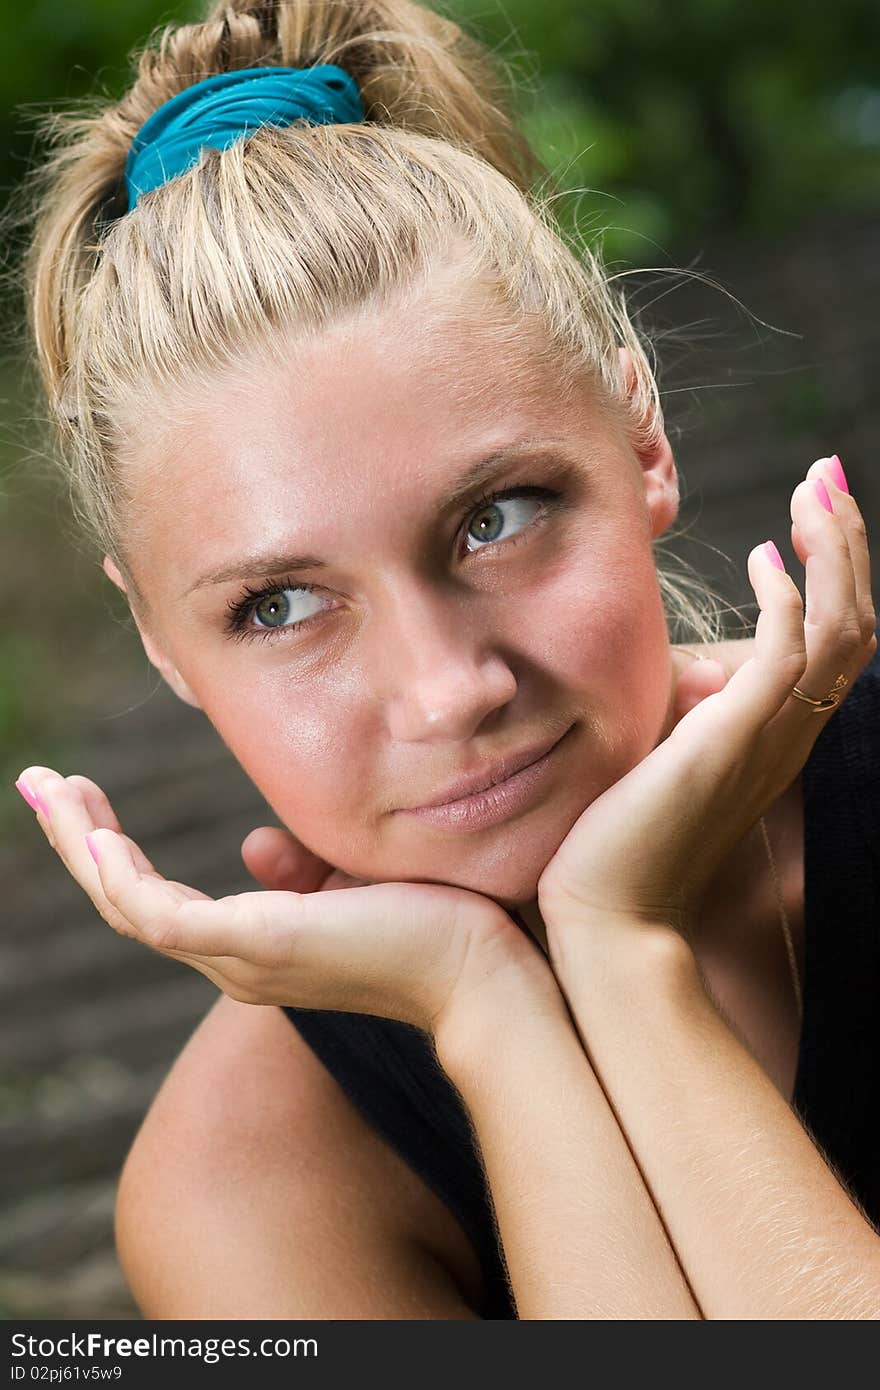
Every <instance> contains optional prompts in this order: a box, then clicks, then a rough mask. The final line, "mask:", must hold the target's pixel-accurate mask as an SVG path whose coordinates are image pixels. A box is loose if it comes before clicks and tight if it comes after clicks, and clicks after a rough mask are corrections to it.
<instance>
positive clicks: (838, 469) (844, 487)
mask: <svg viewBox="0 0 880 1390" xmlns="http://www.w3.org/2000/svg"><path fill="white" fill-rule="evenodd" d="M828 472H829V473H830V474H831V479H832V482H835V483H836V484H837V486H838V487H839V488H840V490H841V492H849V485H848V484H847V481H846V474H845V473H844V471H843V464H842V463H841V462H840V459H839V458H838V457H837V454H832V455H831V458H830V459H829V461H828Z"/></svg>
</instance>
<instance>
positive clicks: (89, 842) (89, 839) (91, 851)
mask: <svg viewBox="0 0 880 1390" xmlns="http://www.w3.org/2000/svg"><path fill="white" fill-rule="evenodd" d="M85 842H86V844H87V845H88V847H89V854H90V855H91V856H92V858H93V859H94V861H95V863H96V864H97V862H98V851H97V850H96V849H95V846H94V845H93V844H92V837H91V835H86V837H85Z"/></svg>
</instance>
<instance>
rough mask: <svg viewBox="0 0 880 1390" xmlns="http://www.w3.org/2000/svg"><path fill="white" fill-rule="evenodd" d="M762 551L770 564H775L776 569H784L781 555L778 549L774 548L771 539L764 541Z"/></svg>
mask: <svg viewBox="0 0 880 1390" xmlns="http://www.w3.org/2000/svg"><path fill="white" fill-rule="evenodd" d="M764 552H765V554H766V556H767V559H768V560H769V561H770V563H771V564H772V565H775V566H776V568H777V569H778V570H783V571H784V570H785V565H784V564H783V561H782V556H781V555H780V553H779V551H778V550H777V549H776V546H775V545H774V544H773V542H772V541H765V542H764Z"/></svg>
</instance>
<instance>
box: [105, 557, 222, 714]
mask: <svg viewBox="0 0 880 1390" xmlns="http://www.w3.org/2000/svg"><path fill="white" fill-rule="evenodd" d="M103 569H104V573H105V574H106V576H107V578H108V579H110V580H112V582H113V583H114V584H115V585H116V587H117V589H121V590H122V592H123V593H124V594H125V595H126V597H127V596H128V590H127V589H126V587H125V580H124V579H123V578H122V575H121V574H120V572H119V569H118V568H117V566H116V565H114V563H113V561H112V560H111V559H110V556H109V555H105V556H104V561H103ZM128 606H129V608H130V609H131V616H132V617H133V618H134V621H135V626H136V627H137V630H138V632H139V633H140V637H141V642H142V643H143V647H144V651H145V652H146V654H147V660H148V661H149V662H150V663H151V664H152V665H153V666H155V668H156V670H157V671H158V672H159V673H160V674H161V676H162V677H163V679H164V680H165V681H166V683H167V684H168V685H169V686H170V687H171V689H172V690H173V691H174V693H175V695H177V696H178V697H179V698H180V699H181V700H183V701H184V702H185V703H186V704H187V705H192V707H193V709H201V708H202V707H201V705H200V704H199V702H198V700H197V699H196V697H195V695H194V694H193V692H192V691H191V690H190V688H189V686H188V685H187V683H186V681H185V680H184V679H183V676H182V675H181V674H180V672H179V671H178V669H177V667H176V666H175V665H174V663H173V661H172V660H171V659H170V657H168V656H166V654H165V651H164V649H163V648H162V647H161V646H160V645H159V643H158V642H157V641H156V640H155V638H154V637H153V635H152V634H151V633H150V632H149V631H148V629H147V628H146V626H145V625H144V624H143V623H142V622H141V620H140V618H139V617H138V615H137V613H136V611H135V608H134V605H133V604H132V603H131V601H130V600H129V605H128Z"/></svg>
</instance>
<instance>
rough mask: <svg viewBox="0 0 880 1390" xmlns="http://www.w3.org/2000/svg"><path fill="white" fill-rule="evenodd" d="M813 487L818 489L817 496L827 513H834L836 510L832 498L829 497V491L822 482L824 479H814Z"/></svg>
mask: <svg viewBox="0 0 880 1390" xmlns="http://www.w3.org/2000/svg"><path fill="white" fill-rule="evenodd" d="M813 487H814V488H815V489H816V496H817V497H818V498H819V501H820V502H821V503H822V506H823V507H824V508H825V510H826V512H833V511H834V508H833V507H832V505H831V498H830V497H829V496H828V489H827V487H826V486H825V484H824V483H823V482H822V479H821V478H814V479H813Z"/></svg>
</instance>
